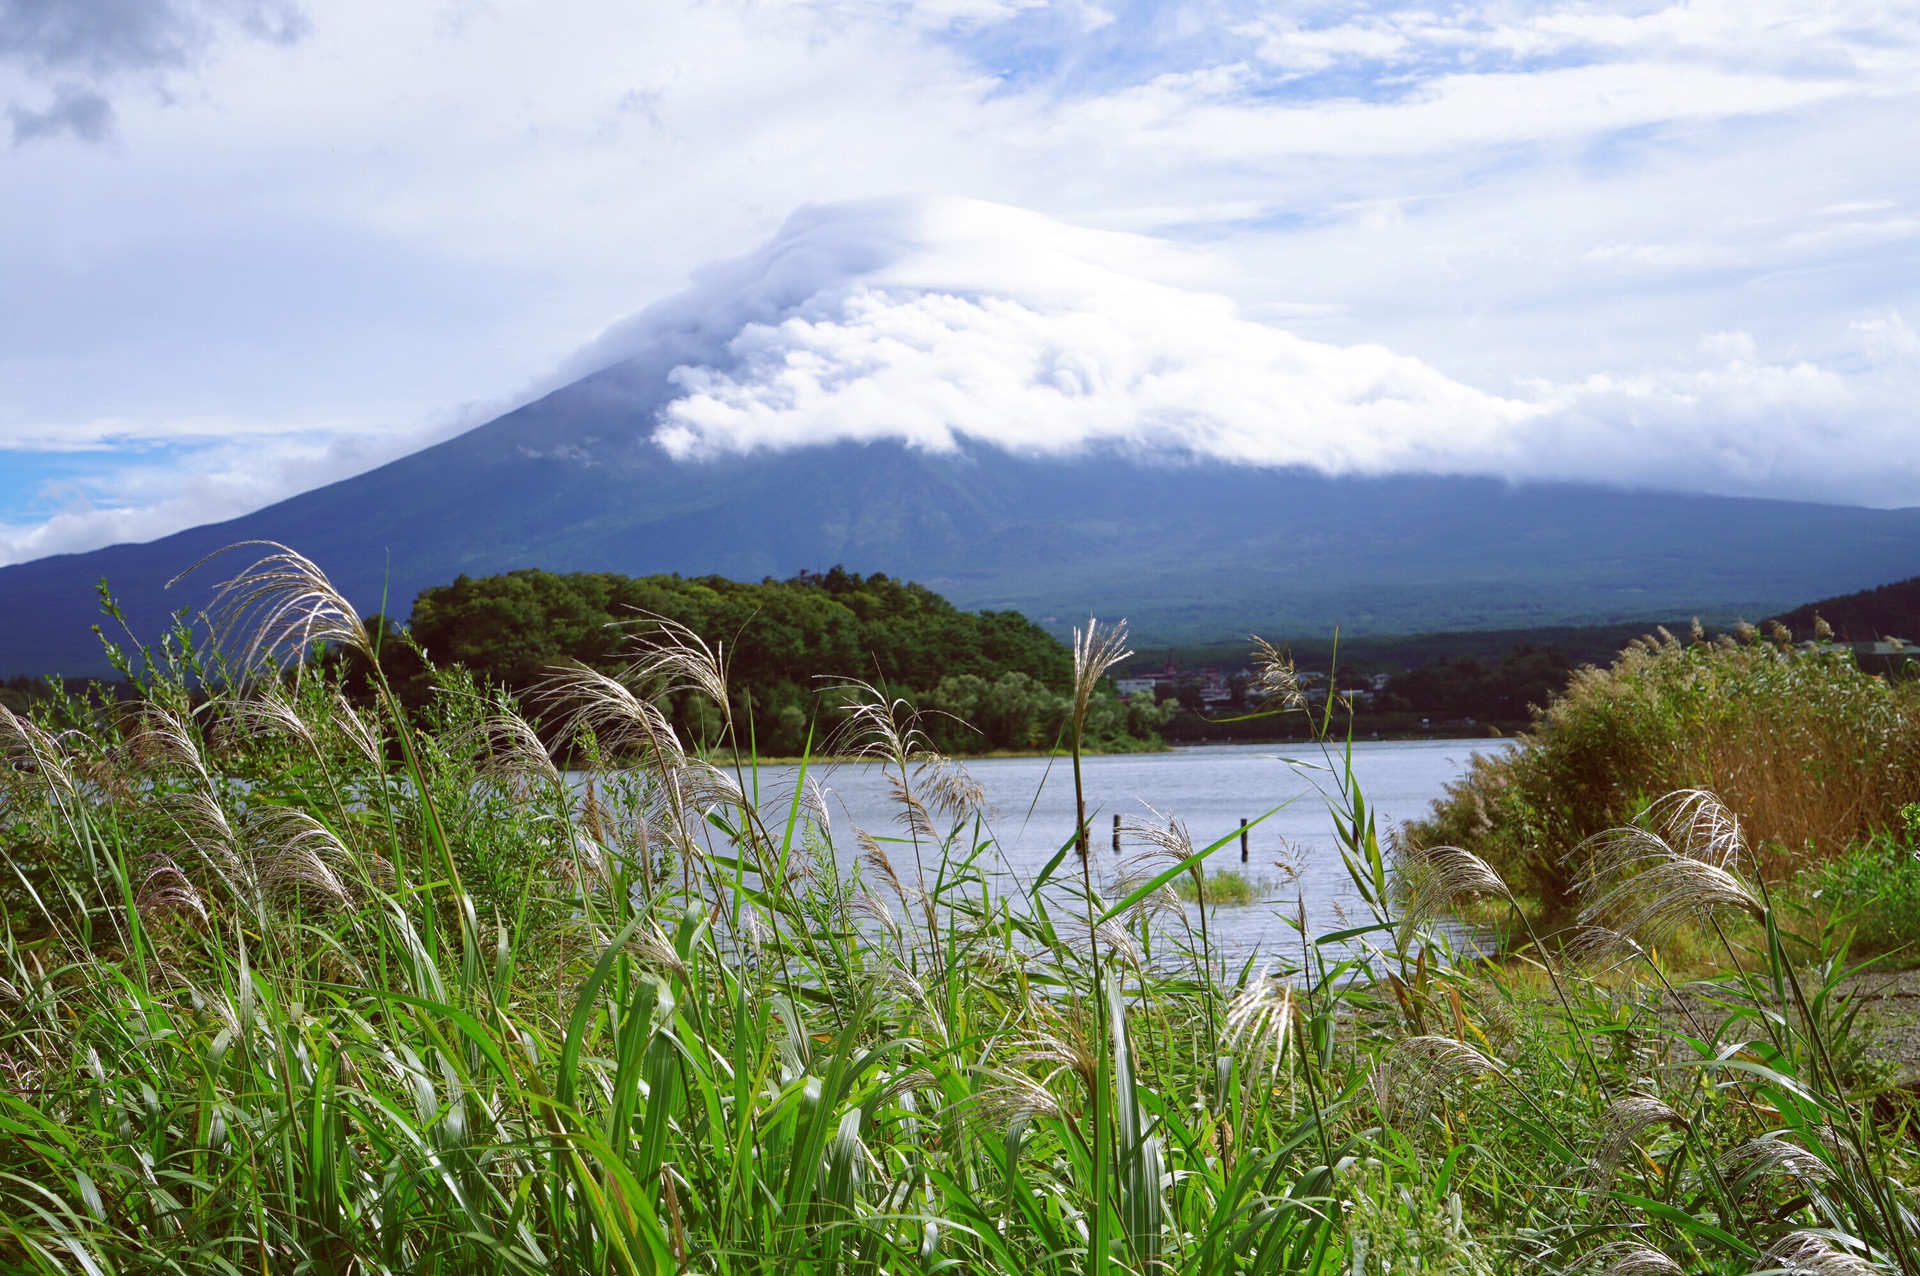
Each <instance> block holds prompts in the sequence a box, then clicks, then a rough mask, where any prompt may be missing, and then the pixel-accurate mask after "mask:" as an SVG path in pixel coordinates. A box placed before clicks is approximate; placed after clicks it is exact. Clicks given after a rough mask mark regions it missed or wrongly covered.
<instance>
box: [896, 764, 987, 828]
mask: <svg viewBox="0 0 1920 1276" xmlns="http://www.w3.org/2000/svg"><path fill="white" fill-rule="evenodd" d="M913 783H914V787H915V788H916V789H918V790H919V792H920V794H921V795H922V799H923V801H924V803H925V805H926V806H927V807H929V808H931V809H932V810H933V811H936V812H938V813H939V814H940V815H941V816H943V817H945V818H946V819H947V820H949V821H951V822H953V823H959V822H961V821H964V820H968V819H971V818H972V817H973V816H974V815H975V814H977V813H979V812H981V811H982V810H984V809H985V807H986V804H987V791H986V790H985V789H984V788H982V787H981V785H980V782H979V781H978V780H976V779H974V778H973V774H972V773H971V772H970V771H968V770H967V768H966V767H964V766H962V765H961V764H960V763H958V762H955V761H954V760H953V759H952V758H948V757H944V756H942V755H940V754H937V753H934V754H928V755H926V756H925V757H923V758H922V759H921V761H920V764H919V765H918V766H916V767H915V768H914V771H913Z"/></svg>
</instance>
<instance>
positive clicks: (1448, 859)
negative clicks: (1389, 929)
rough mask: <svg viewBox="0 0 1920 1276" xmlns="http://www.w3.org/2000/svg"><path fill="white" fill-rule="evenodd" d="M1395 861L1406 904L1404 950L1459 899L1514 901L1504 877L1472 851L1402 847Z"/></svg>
mask: <svg viewBox="0 0 1920 1276" xmlns="http://www.w3.org/2000/svg"><path fill="white" fill-rule="evenodd" d="M1395 858H1396V860H1397V861H1398V862H1397V863H1396V864H1395V865H1394V867H1395V869H1396V873H1395V881H1396V884H1397V885H1398V887H1399V889H1400V891H1401V893H1402V897H1403V899H1404V901H1405V902H1404V905H1403V908H1404V911H1403V912H1402V914H1401V919H1400V945H1401V947H1402V948H1405V946H1406V944H1407V942H1408V940H1409V939H1410V938H1411V937H1412V935H1413V932H1414V931H1416V930H1418V929H1419V928H1420V927H1422V926H1424V925H1426V924H1427V923H1428V922H1430V921H1432V920H1433V919H1434V918H1435V917H1438V916H1439V915H1440V914H1442V913H1444V912H1445V911H1446V910H1447V909H1448V908H1450V907H1451V906H1452V905H1453V902H1454V901H1455V900H1457V899H1460V898H1462V897H1465V896H1474V895H1497V896H1499V897H1500V898H1501V899H1504V900H1507V901H1508V902H1509V903H1511V902H1512V900H1513V893H1512V892H1511V891H1509V890H1508V889H1507V884H1506V883H1505V882H1504V881H1502V880H1501V879H1500V874H1498V873H1496V872H1494V871H1493V869H1492V868H1491V867H1490V866H1489V865H1488V864H1487V862H1486V861H1485V860H1483V859H1481V858H1480V857H1479V856H1478V855H1475V854H1474V853H1473V852H1472V851H1466V850H1462V849H1461V848H1459V847H1457V846H1435V847H1432V848H1431V849H1428V850H1415V849H1413V848H1411V847H1402V848H1401V849H1400V851H1399V854H1398V855H1397V856H1396V857H1395Z"/></svg>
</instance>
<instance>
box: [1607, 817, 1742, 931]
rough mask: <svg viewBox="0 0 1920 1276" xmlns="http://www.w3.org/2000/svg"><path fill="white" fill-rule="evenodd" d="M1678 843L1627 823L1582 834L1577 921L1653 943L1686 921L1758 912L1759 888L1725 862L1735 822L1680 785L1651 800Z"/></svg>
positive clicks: (1734, 847)
mask: <svg viewBox="0 0 1920 1276" xmlns="http://www.w3.org/2000/svg"><path fill="white" fill-rule="evenodd" d="M1649 811H1650V812H1652V813H1657V814H1658V815H1659V816H1660V817H1662V818H1663V819H1664V822H1665V823H1666V825H1667V827H1668V830H1669V833H1670V834H1673V835H1680V834H1684V836H1682V837H1679V838H1678V840H1679V841H1680V846H1679V847H1675V846H1674V845H1673V844H1672V843H1671V842H1670V841H1669V840H1668V839H1667V838H1666V837H1662V836H1661V835H1660V834H1658V833H1654V832H1651V831H1649V830H1647V829H1644V828H1641V827H1639V826H1638V825H1631V826H1628V827H1626V828H1617V829H1609V830H1608V831H1606V832H1604V833H1599V834H1596V835H1594V836H1593V837H1590V838H1588V839H1587V840H1586V841H1585V842H1582V843H1581V844H1580V846H1579V847H1578V848H1576V850H1575V852H1574V853H1575V855H1576V856H1579V857H1581V858H1582V859H1583V860H1584V865H1583V867H1582V869H1581V874H1580V882H1579V889H1580V895H1581V897H1582V898H1583V899H1584V900H1585V901H1586V902H1585V905H1584V907H1582V908H1581V910H1580V915H1579V922H1580V924H1581V925H1582V926H1598V927H1603V928H1605V929H1607V930H1611V931H1615V932H1617V933H1619V934H1621V935H1624V936H1626V937H1628V938H1630V939H1632V940H1634V941H1635V942H1637V943H1639V944H1641V945H1643V946H1658V945H1660V944H1661V943H1663V942H1665V941H1666V940H1667V939H1668V938H1669V937H1670V936H1672V935H1673V934H1674V933H1675V932H1677V931H1679V930H1681V929H1682V928H1684V927H1686V926H1687V925H1689V924H1704V923H1705V922H1706V921H1707V920H1708V919H1710V918H1711V917H1712V916H1713V914H1714V913H1716V912H1719V911H1721V910H1724V909H1732V910H1735V911H1738V912H1742V913H1745V914H1747V915H1748V916H1749V917H1753V918H1756V919H1757V918H1759V917H1761V916H1763V915H1764V911H1765V910H1764V908H1763V906H1762V905H1761V903H1760V899H1759V897H1758V895H1757V894H1756V893H1755V892H1754V890H1753V889H1752V888H1751V887H1749V886H1748V885H1747V884H1746V883H1745V882H1744V881H1742V880H1741V879H1740V877H1739V876H1738V875H1737V874H1736V873H1735V872H1734V871H1733V869H1732V868H1731V867H1730V866H1729V865H1730V864H1731V863H1732V862H1733V861H1734V860H1735V859H1737V857H1738V854H1739V850H1738V847H1739V841H1738V838H1739V830H1738V826H1737V825H1736V824H1734V823H1733V822H1732V817H1731V816H1728V815H1725V814H1724V808H1723V807H1721V806H1720V805H1719V803H1718V801H1717V800H1712V799H1711V798H1710V795H1703V794H1698V793H1696V792H1693V791H1685V792H1682V793H1679V794H1673V795H1669V797H1667V798H1663V799H1661V801H1660V802H1656V803H1655V804H1654V805H1653V806H1652V807H1650V808H1649Z"/></svg>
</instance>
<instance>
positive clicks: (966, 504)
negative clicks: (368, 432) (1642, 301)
mask: <svg viewBox="0 0 1920 1276" xmlns="http://www.w3.org/2000/svg"><path fill="white" fill-rule="evenodd" d="M682 361H684V360H683V352H680V351H677V350H675V349H670V348H664V347H663V348H661V349H657V350H652V351H650V352H649V353H647V354H645V355H642V356H639V357H636V358H634V359H631V360H629V361H627V362H625V363H622V364H618V365H616V366H614V367H612V368H608V369H606V370H604V371H602V372H599V373H595V374H594V375H592V376H589V377H586V378H584V379H583V380H581V381H578V382H575V383H574V384H572V385H569V386H566V387H564V388H563V389H560V390H557V391H555V392H554V393H552V394H550V395H548V396H547V397H545V398H543V399H541V400H539V401H537V402H535V403H531V404H529V405H527V406H526V407H524V408H520V409H518V410H517V411H514V412H510V413H508V414H507V415H505V416H503V417H500V418H499V419H497V420H495V421H493V422H491V423H489V424H487V425H484V426H481V427H479V428H478V429H475V430H472V431H469V432H468V433H466V434H463V435H460V436H459V437H457V438H454V439H450V440H448V441H446V442H444V443H441V444H438V445H436V446H434V447H431V448H428V449H426V450H425V451H422V452H418V453H415V454H414V455H412V456H408V457H404V458H402V459H400V460H398V461H394V462H392V463H390V464H388V465H385V466H382V467H380V468H379V469H376V470H373V471H370V472H369V473H366V474H362V475H360V476H358V477H356V478H352V479H348V480H345V481H344V482H340V483H335V484H333V485H331V486H329V487H324V488H320V489H317V490H315V491H311V492H307V493H304V494H302V495H300V496H296V497H294V498H292V499H290V500H287V501H283V502H281V503H280V504H278V505H274V506H270V507H268V508H266V509H263V510H260V511H258V512H256V513H253V514H249V515H246V516H245V517H243V518H238V519H234V520H232V521H230V522H227V523H223V524H218V525H213V526H206V527H198V528H194V529H192V530H190V531H185V532H181V533H178V534H176V535H174V536H170V537H167V538H166V539H164V540H159V541H154V542H152V543H150V544H145V545H122V546H115V547H113V548H110V549H103V550H98V551H95V552H92V553H86V554H73V555H63V556H59V557H54V558H46V559H41V560H39V561H37V562H32V563H23V564H19V565H16V566H12V567H6V568H0V598H4V599H5V600H6V604H5V606H4V607H3V608H0V678H4V677H7V676H11V675H13V674H43V673H50V672H62V673H68V674H85V673H92V672H100V671H102V670H103V667H104V662H103V661H102V660H101V658H100V655H99V652H98V648H97V645H96V644H95V643H94V641H93V639H92V635H91V634H90V633H89V632H88V627H89V626H90V625H91V624H93V623H94V622H95V620H96V619H97V618H98V616H97V611H98V608H97V602H96V599H95V592H94V591H95V587H96V584H97V582H98V581H99V580H100V578H101V577H102V576H105V577H106V578H107V579H108V580H109V582H110V583H111V585H112V587H113V590H114V592H115V593H116V594H117V595H118V596H119V597H120V599H121V601H122V603H123V604H124V606H125V608H126V612H127V614H128V616H129V617H130V619H131V621H132V623H133V625H134V627H135V629H136V630H137V631H138V632H140V633H142V634H144V635H155V634H157V633H158V632H159V631H160V630H161V628H162V627H163V625H164V624H165V619H166V616H167V614H168V613H169V612H170V611H172V610H174V609H176V608H185V609H187V610H188V611H189V612H192V611H193V610H194V609H196V608H198V607H200V606H202V605H204V601H205V599H206V598H207V596H208V591H209V589H210V587H211V586H212V585H213V584H214V583H215V582H216V581H217V580H219V579H220V578H221V576H222V575H223V574H226V573H228V572H230V571H232V570H237V569H238V568H239V567H240V566H241V565H242V564H241V563H240V562H239V561H237V560H236V561H234V562H232V563H227V562H224V561H223V562H221V563H216V564H214V565H212V566H210V567H208V568H205V569H202V571H201V572H200V573H199V574H198V575H197V576H196V577H195V578H194V579H193V580H191V581H189V582H187V583H186V585H184V586H182V587H180V588H176V589H174V590H171V591H168V590H165V589H164V588H163V586H164V584H165V582H166V581H167V580H168V579H169V578H170V577H172V576H173V575H174V574H175V573H177V572H179V571H181V570H182V569H183V568H185V567H186V566H188V565H189V564H191V563H193V562H194V561H195V560H196V559H198V558H200V557H201V556H203V555H205V554H207V553H209V552H211V551H213V550H216V549H218V548H220V547H222V546H224V545H228V544H231V543H233V542H235V541H240V540H247V539H253V538H261V539H269V540H276V541H280V542H283V543H285V544H288V545H291V546H293V547H295V548H296V549H298V550H300V551H301V552H303V553H305V554H308V555H310V556H311V557H312V558H314V559H315V561H317V562H318V563H319V564H320V565H321V566H322V567H323V568H324V569H325V570H326V571H327V572H328V573H329V575H331V576H332V577H333V579H334V580H335V582H336V583H337V584H339V585H340V586H341V588H342V589H343V590H344V591H345V592H346V593H347V595H348V596H349V597H350V598H352V599H353V600H354V601H355V603H356V604H357V605H358V606H360V607H361V608H362V609H363V610H366V611H376V610H383V609H385V610H396V609H397V605H398V604H399V603H400V602H401V601H402V600H405V599H410V598H412V597H414V596H415V595H416V594H417V593H418V592H419V591H420V590H422V589H425V588H427V587H428V586H430V585H435V584H440V583H444V582H446V581H450V580H452V579H453V578H454V577H456V576H458V575H461V574H462V573H465V574H467V575H470V576H483V575H492V574H496V573H501V572H508V571H514V570H517V569H522V568H539V569H542V570H546V571H552V572H582V571H591V572H616V573H620V574H623V575H630V576H647V575H656V574H661V573H679V574H681V575H683V576H704V575H719V576H725V577H728V578H730V579H733V580H759V579H762V578H766V577H773V578H776V579H785V578H789V577H791V576H793V575H795V574H796V573H798V572H800V571H803V570H813V571H821V570H824V569H826V568H828V567H830V566H832V565H833V564H835V563H840V564H844V565H845V566H846V567H847V569H848V570H849V571H855V572H862V573H871V572H884V573H886V574H888V575H890V576H893V577H897V578H902V579H911V580H917V581H920V582H922V583H924V584H925V585H927V586H928V587H929V588H930V589H933V590H935V591H937V592H939V593H940V594H941V595H943V596H944V597H946V598H949V599H951V600H952V601H953V602H954V603H955V604H956V605H957V606H960V607H962V608H966V609H978V608H991V609H994V610H1002V611H1004V610H1018V611H1020V612H1022V613H1024V614H1025V615H1027V616H1029V617H1031V618H1032V619H1033V620H1034V621H1035V622H1036V623H1038V624H1040V625H1042V626H1043V627H1045V628H1046V629H1047V630H1048V632H1050V633H1052V634H1054V635H1055V636H1056V637H1060V636H1064V635H1066V634H1067V633H1068V631H1069V630H1070V629H1071V627H1072V625H1073V624H1074V623H1075V622H1076V621H1081V622H1084V620H1085V618H1086V617H1087V616H1088V615H1089V614H1093V615H1098V616H1100V617H1101V618H1103V619H1118V618H1120V617H1123V616H1124V617H1126V618H1128V619H1129V620H1131V621H1132V622H1133V627H1134V632H1135V635H1136V639H1137V641H1138V642H1139V643H1140V644H1141V645H1143V646H1145V645H1155V644H1158V645H1164V644H1167V643H1170V642H1179V643H1188V644H1193V643H1207V642H1220V641H1225V640H1230V639H1234V638H1236V637H1239V636H1241V635H1245V634H1247V633H1249V632H1257V633H1263V634H1269V635H1276V636H1288V637H1305V636H1307V635H1312V634H1319V635H1330V634H1331V633H1332V632H1333V630H1334V628H1335V626H1336V625H1337V626H1339V627H1340V630H1341V633H1342V634H1343V635H1346V636H1348V637H1355V636H1360V635H1363V634H1374V635H1384V634H1406V633H1421V632H1435V631H1444V630H1472V629H1528V628H1539V627H1544V626H1563V625H1596V624H1609V623H1622V622H1638V621H1641V620H1642V619H1643V618H1646V617H1649V616H1691V615H1696V614H1698V615H1700V616H1702V617H1703V618H1704V619H1706V620H1707V621H1708V622H1709V623H1714V622H1727V621H1731V620H1732V619H1733V618H1735V617H1736V616H1741V615H1744V616H1748V617H1755V616H1765V615H1772V614H1775V613H1777V612H1779V611H1781V610H1782V609H1783V608H1786V607H1791V606H1794V605H1795V604H1797V603H1799V602H1801V601H1802V600H1804V599H1807V598H1811V597H1818V596H1822V595H1825V594H1830V593H1832V592H1834V591H1835V590H1836V589H1864V588H1868V587H1870V586H1873V585H1877V584H1880V583H1881V582H1884V581H1887V580H1894V579H1899V578H1904V577H1908V576H1912V575H1914V574H1915V572H1916V571H1920V509H1903V510H1876V509H1857V508H1849V507H1842V506H1832V505H1812V504H1804V503H1794V502H1784V501H1762V500H1737V499H1728V498H1715V497H1702V496H1689V495H1676V494H1672V493H1657V492H1622V491H1613V490H1607V489H1601V488H1591V487H1579V486H1575V485H1533V486H1527V485H1522V486H1513V485H1509V484H1506V483H1503V482H1500V481H1497V480H1492V479H1480V478H1463V477H1394V478H1372V479H1369V478H1328V477H1325V476H1323V475H1319V474H1316V473H1308V472H1303V471H1298V470H1262V469H1254V468H1249V467H1242V466H1231V465H1225V464H1219V463H1188V462H1182V461H1179V460H1174V459H1168V458H1155V457H1140V456H1131V455H1120V454H1113V453H1103V454H1092V455H1085V456H1079V457H1071V458H1048V457H1034V456H1026V455H1014V454H1011V453H1007V452H1001V451H996V450H994V449H991V448H986V447H979V448H974V449H972V450H969V451H964V452H955V453H930V452H926V451H921V450H916V449H913V448H909V447H905V446H903V445H900V444H897V443H891V442H887V443H874V444H869V445H859V444H836V445H833V446H830V447H799V448H794V449H792V450H789V451H781V452H765V451H763V452H756V453H753V454H752V455H748V456H728V457H721V458H717V459H714V460H709V461H686V462H682V461H676V460H675V459H673V458H672V457H671V456H669V455H668V454H667V453H666V452H664V451H663V450H662V449H661V448H660V447H659V446H658V445H657V444H656V443H654V442H653V439H652V432H653V429H654V424H655V420H656V413H657V412H658V410H659V408H660V406H661V405H662V403H664V402H665V401H666V400H667V398H668V397H670V395H671V394H672V393H673V392H674V390H673V387H672V386H671V385H670V384H669V382H668V380H667V377H668V374H669V372H670V371H671V369H672V368H673V367H674V366H676V364H677V363H679V362H682Z"/></svg>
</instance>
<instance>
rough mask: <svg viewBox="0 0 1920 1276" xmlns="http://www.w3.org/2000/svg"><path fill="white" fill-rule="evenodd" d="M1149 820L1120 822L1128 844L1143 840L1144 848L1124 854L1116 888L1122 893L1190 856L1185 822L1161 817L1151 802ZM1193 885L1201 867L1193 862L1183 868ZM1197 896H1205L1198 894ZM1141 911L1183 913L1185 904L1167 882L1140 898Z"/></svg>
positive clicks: (1200, 878)
mask: <svg viewBox="0 0 1920 1276" xmlns="http://www.w3.org/2000/svg"><path fill="white" fill-rule="evenodd" d="M1147 810H1148V811H1151V812H1152V813H1153V816H1154V818H1153V819H1152V820H1128V821H1125V822H1123V823H1122V824H1121V826H1120V832H1121V834H1122V836H1124V837H1125V838H1126V840H1127V842H1128V843H1129V844H1130V845H1135V844H1141V843H1144V844H1145V848H1144V849H1143V850H1140V851H1138V852H1136V853H1134V854H1133V855H1132V856H1130V857H1129V858H1128V862H1127V866H1126V869H1125V871H1124V872H1122V874H1121V876H1120V881H1119V882H1118V883H1117V886H1116V889H1117V890H1118V891H1119V893H1120V894H1122V895H1127V894H1131V893H1132V892H1133V889H1134V888H1135V887H1136V886H1139V885H1141V884H1142V883H1144V882H1148V881H1151V880H1153V879H1154V878H1155V877H1158V876H1159V875H1160V874H1161V873H1163V872H1165V871H1166V870H1167V869H1170V868H1172V867H1174V866H1175V865H1177V864H1184V863H1186V862H1187V861H1188V860H1190V859H1192V858H1193V856H1194V849H1193V835H1192V834H1191V833H1189V832H1188V831H1187V826H1186V822H1185V821H1183V820H1179V819H1176V818H1174V817H1173V816H1167V817H1165V818H1164V819H1162V818H1161V816H1160V812H1158V811H1155V810H1154V809H1153V808H1152V807H1151V806H1149V807H1147ZM1187 872H1188V874H1189V876H1191V877H1192V878H1193V879H1194V882H1195V884H1196V886H1198V884H1199V883H1200V882H1201V881H1203V880H1204V874H1205V870H1204V869H1203V868H1201V866H1200V865H1198V864H1195V865H1194V866H1193V867H1192V868H1190V869H1188V870H1187ZM1200 898H1203V899H1204V898H1205V897H1204V896H1200ZM1141 904H1142V910H1141V911H1142V912H1146V911H1154V912H1158V911H1162V910H1164V911H1167V912H1175V913H1178V914H1180V915H1181V916H1182V917H1183V918H1184V917H1185V915H1186V908H1185V905H1183V904H1182V903H1181V901H1180V896H1179V895H1178V894H1177V893H1176V892H1175V891H1174V890H1173V889H1172V887H1171V886H1163V887H1161V888H1160V889H1159V890H1157V891H1155V892H1154V893H1153V894H1152V895H1151V896H1149V897H1148V898H1147V899H1145V900H1142V901H1141Z"/></svg>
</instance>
